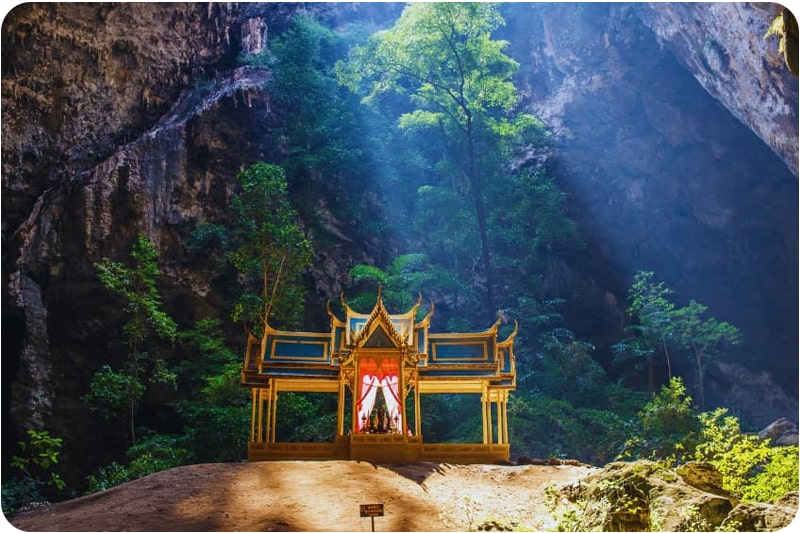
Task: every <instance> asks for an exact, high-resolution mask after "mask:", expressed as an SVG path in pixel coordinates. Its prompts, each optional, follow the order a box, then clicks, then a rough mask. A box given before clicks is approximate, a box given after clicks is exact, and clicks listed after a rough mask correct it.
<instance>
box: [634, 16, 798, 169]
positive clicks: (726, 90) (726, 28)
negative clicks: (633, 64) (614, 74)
mask: <svg viewBox="0 0 800 533" xmlns="http://www.w3.org/2000/svg"><path fill="white" fill-rule="evenodd" d="M778 13H780V7H779V6H776V5H775V4H767V3H750V2H738V3H707V4H695V5H692V4H685V3H650V4H647V6H646V7H642V8H641V9H639V10H638V11H637V14H638V16H639V17H640V18H641V20H642V21H644V23H645V24H646V25H647V26H649V27H650V28H651V29H652V30H653V32H655V34H656V36H657V37H658V41H659V43H660V44H662V45H663V46H665V47H666V48H669V49H670V50H671V51H673V53H674V54H675V56H676V58H677V59H678V61H679V62H680V63H681V64H682V65H684V66H685V67H686V68H687V69H688V70H689V72H691V73H692V75H693V76H694V77H695V79H697V81H698V83H700V85H701V86H702V87H703V88H704V89H705V90H706V91H708V93H709V94H710V95H711V96H713V97H714V98H715V99H716V100H718V101H719V102H720V103H722V105H724V106H725V108H726V109H727V110H728V111H730V112H731V114H732V115H733V116H734V117H736V118H737V119H739V120H740V121H741V122H742V123H744V124H746V125H747V126H748V127H749V128H750V129H751V130H753V132H754V133H755V134H756V135H758V137H759V138H760V139H761V140H763V141H764V142H765V143H766V144H767V145H768V146H769V147H770V148H772V150H773V151H775V153H777V154H778V155H779V156H780V158H781V159H782V160H783V161H784V162H785V163H786V165H787V166H788V167H789V169H790V170H791V171H792V173H793V174H794V175H795V176H797V164H798V159H797V157H798V146H799V145H798V142H797V119H798V117H797V98H798V93H797V78H796V77H795V76H792V75H791V74H790V73H789V71H788V69H787V68H786V65H785V64H784V58H783V57H782V55H781V54H779V53H778V46H777V42H778V39H777V37H774V36H773V37H764V35H765V34H766V31H767V28H768V27H769V24H770V23H771V22H772V19H773V18H774V17H775V15H777V14H778Z"/></svg>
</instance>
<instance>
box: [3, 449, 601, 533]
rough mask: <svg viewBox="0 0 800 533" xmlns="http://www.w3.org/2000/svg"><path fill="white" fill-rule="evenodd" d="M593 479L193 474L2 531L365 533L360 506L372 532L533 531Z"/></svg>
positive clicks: (265, 466)
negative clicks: (554, 493)
mask: <svg viewBox="0 0 800 533" xmlns="http://www.w3.org/2000/svg"><path fill="white" fill-rule="evenodd" d="M596 470H597V469H595V468H592V467H588V466H566V465H564V466H534V465H525V466H499V465H451V464H439V463H413V464H386V465H373V464H370V463H364V462H356V461H320V462H315V461H280V462H255V463H225V464H201V465H190V466H184V467H180V468H175V469H172V470H168V471H165V472H159V473H157V474H153V475H150V476H147V477H145V478H142V479H139V480H136V481H133V482H131V483H126V484H124V485H120V486H118V487H114V488H112V489H109V490H107V491H105V492H100V493H96V494H92V495H89V496H84V497H81V498H77V499H74V500H70V501H66V502H62V503H58V504H55V505H51V506H48V507H43V508H39V509H35V510H31V511H27V512H23V513H19V514H17V515H14V516H11V517H9V521H10V522H11V524H12V525H14V526H16V527H17V528H19V529H22V530H24V531H370V530H371V527H372V526H371V521H370V519H369V518H361V517H360V516H359V505H360V504H366V503H383V504H384V511H385V516H383V517H377V518H375V530H376V531H468V530H474V529H476V528H477V527H478V526H479V525H480V524H482V523H484V522H487V521H490V520H497V521H499V522H502V523H504V524H508V525H511V524H515V525H516V526H517V527H519V528H525V529H533V530H541V529H546V528H548V526H552V522H551V518H550V516H549V514H548V512H547V509H546V508H545V506H544V488H545V486H546V485H547V484H548V483H550V482H553V483H555V484H556V485H557V486H562V485H565V484H568V483H572V482H573V481H576V480H578V479H582V478H584V477H586V476H587V475H589V474H591V473H592V472H594V471H596Z"/></svg>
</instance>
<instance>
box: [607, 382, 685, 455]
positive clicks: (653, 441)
mask: <svg viewBox="0 0 800 533" xmlns="http://www.w3.org/2000/svg"><path fill="white" fill-rule="evenodd" d="M700 430H701V424H700V420H699V419H698V416H697V410H696V409H695V408H694V407H693V406H692V398H691V396H689V395H688V394H686V386H685V385H684V384H683V380H682V379H681V378H679V377H673V378H672V379H670V380H669V383H668V384H666V385H664V386H663V387H661V389H660V390H659V391H658V392H657V393H656V394H654V395H653V397H652V398H651V399H650V401H648V402H647V404H645V406H644V407H643V408H642V409H641V411H639V413H638V421H637V424H636V425H635V427H632V428H631V430H630V432H629V434H630V435H631V437H630V438H629V439H628V441H627V442H626V443H625V448H624V449H623V451H622V453H621V454H620V457H621V458H623V459H638V458H647V459H660V460H665V461H668V462H671V463H675V462H683V461H685V460H687V459H688V458H690V457H692V456H693V455H694V452H695V448H696V446H697V443H698V439H699V437H698V436H699V433H700Z"/></svg>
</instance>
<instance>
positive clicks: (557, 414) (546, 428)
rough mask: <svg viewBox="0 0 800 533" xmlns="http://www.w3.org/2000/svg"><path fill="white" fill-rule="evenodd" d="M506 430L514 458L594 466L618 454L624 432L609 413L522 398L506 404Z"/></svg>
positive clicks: (543, 398)
mask: <svg viewBox="0 0 800 533" xmlns="http://www.w3.org/2000/svg"><path fill="white" fill-rule="evenodd" d="M508 428H509V429H508V431H509V439H510V441H511V444H512V447H513V451H514V453H515V454H516V455H525V456H529V457H538V458H550V457H567V458H571V459H578V460H580V461H584V462H587V463H594V464H603V463H605V462H607V461H609V460H611V459H613V458H614V457H615V456H616V455H617V453H619V450H620V449H621V447H622V445H623V443H624V442H625V436H626V433H625V431H626V429H627V428H626V427H625V425H624V421H623V420H622V419H621V418H620V417H619V416H618V415H616V414H615V413H614V412H612V411H610V410H603V409H592V408H576V407H575V406H573V405H572V404H571V403H570V402H568V401H566V400H557V399H553V398H550V397H547V396H531V395H528V396H526V395H522V394H515V395H514V396H512V397H511V399H510V400H509V404H508Z"/></svg>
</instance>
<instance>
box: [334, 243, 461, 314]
mask: <svg viewBox="0 0 800 533" xmlns="http://www.w3.org/2000/svg"><path fill="white" fill-rule="evenodd" d="M350 276H351V278H352V279H353V283H354V284H356V285H367V286H369V289H370V290H368V291H367V292H364V293H362V294H359V295H356V296H354V297H353V298H351V299H350V302H349V305H351V306H353V307H354V308H355V309H358V310H360V311H363V312H366V311H369V310H371V309H372V306H373V305H375V296H374V292H373V289H374V287H376V286H378V285H379V286H381V288H382V298H383V301H384V303H385V304H386V305H387V306H388V307H389V308H390V309H391V310H392V311H393V312H397V313H402V312H405V311H407V310H408V309H410V308H411V307H412V306H413V305H414V303H415V302H416V301H417V299H418V297H419V294H422V293H427V292H430V291H432V290H434V289H435V290H447V289H448V288H449V287H450V286H451V285H452V284H453V283H454V282H453V280H452V278H451V277H450V276H449V274H448V272H447V271H445V270H443V269H442V268H440V267H438V266H436V265H434V264H432V263H431V261H430V260H429V258H428V256H427V255H425V254H404V255H401V256H398V257H396V258H395V259H393V260H392V262H391V263H389V266H388V267H386V270H385V271H384V270H381V269H380V268H378V267H375V266H372V265H364V264H361V265H356V266H354V267H353V268H351V269H350ZM420 312H423V311H422V310H420Z"/></svg>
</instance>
